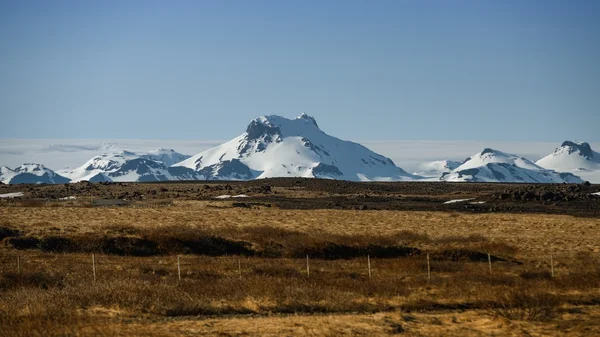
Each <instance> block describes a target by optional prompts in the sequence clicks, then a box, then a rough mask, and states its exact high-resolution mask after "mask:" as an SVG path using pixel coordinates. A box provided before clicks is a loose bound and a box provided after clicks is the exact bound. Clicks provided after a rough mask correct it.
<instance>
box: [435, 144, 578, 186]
mask: <svg viewBox="0 0 600 337" xmlns="http://www.w3.org/2000/svg"><path fill="white" fill-rule="evenodd" d="M440 180H444V181H452V182H460V181H470V182H518V183H564V182H566V183H581V182H583V180H582V179H581V178H579V177H577V176H575V175H573V174H571V173H558V172H555V171H552V170H547V169H544V168H542V167H540V166H538V165H536V164H534V163H533V162H532V161H530V160H528V159H526V158H523V157H519V156H516V155H513V154H507V153H504V152H501V151H498V150H493V149H484V150H483V151H482V152H481V153H477V154H475V155H473V156H472V157H470V158H468V159H467V160H466V161H465V162H464V163H462V164H461V165H460V166H458V167H457V168H455V169H454V170H452V171H451V172H449V173H445V174H443V175H442V177H441V178H440Z"/></svg>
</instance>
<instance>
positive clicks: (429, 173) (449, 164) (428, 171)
mask: <svg viewBox="0 0 600 337" xmlns="http://www.w3.org/2000/svg"><path fill="white" fill-rule="evenodd" d="M462 163H463V162H462V161H458V160H436V161H430V162H426V163H423V164H421V165H419V167H418V171H417V172H415V173H413V174H414V175H417V176H422V177H426V178H439V177H441V176H442V175H443V174H444V173H448V172H450V171H452V170H454V169H455V168H457V167H459V166H460V165H461V164H462Z"/></svg>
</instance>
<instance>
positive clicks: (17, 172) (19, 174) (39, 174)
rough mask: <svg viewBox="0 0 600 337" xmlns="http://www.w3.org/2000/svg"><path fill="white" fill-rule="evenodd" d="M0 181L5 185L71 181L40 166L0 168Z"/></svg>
mask: <svg viewBox="0 0 600 337" xmlns="http://www.w3.org/2000/svg"><path fill="white" fill-rule="evenodd" d="M0 181H2V182H3V183H5V184H66V183H68V182H70V181H71V180H70V179H68V178H65V177H63V176H61V175H59V174H57V173H56V172H54V171H52V170H51V169H49V168H47V167H45V166H44V165H40V164H23V165H21V166H18V167H17V168H15V169H14V170H13V169H10V168H8V167H6V166H2V167H0Z"/></svg>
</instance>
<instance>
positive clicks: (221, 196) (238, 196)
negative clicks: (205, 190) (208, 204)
mask: <svg viewBox="0 0 600 337" xmlns="http://www.w3.org/2000/svg"><path fill="white" fill-rule="evenodd" d="M214 198H215V199H229V198H248V195H246V194H238V195H229V194H223V195H219V196H216V197H214Z"/></svg>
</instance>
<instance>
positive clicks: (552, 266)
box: [550, 253, 554, 277]
mask: <svg viewBox="0 0 600 337" xmlns="http://www.w3.org/2000/svg"><path fill="white" fill-rule="evenodd" d="M550 270H551V271H552V277H554V258H553V256H552V253H550Z"/></svg>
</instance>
